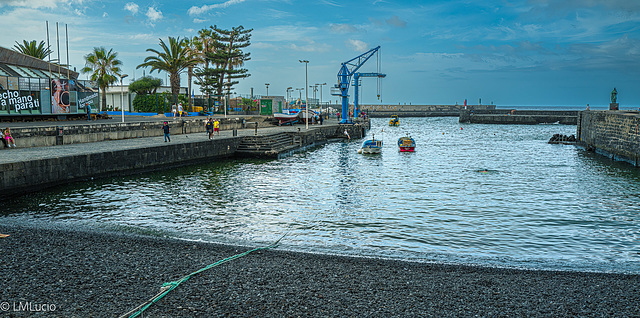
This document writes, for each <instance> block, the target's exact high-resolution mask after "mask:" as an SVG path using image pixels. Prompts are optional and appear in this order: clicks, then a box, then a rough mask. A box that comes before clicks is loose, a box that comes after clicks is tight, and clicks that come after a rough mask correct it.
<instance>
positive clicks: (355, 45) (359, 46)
mask: <svg viewBox="0 0 640 318" xmlns="http://www.w3.org/2000/svg"><path fill="white" fill-rule="evenodd" d="M346 44H347V47H349V48H351V49H353V50H354V51H358V52H360V51H366V50H367V49H368V48H369V44H368V43H365V42H363V41H360V40H354V39H349V40H347V41H346Z"/></svg>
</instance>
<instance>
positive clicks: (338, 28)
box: [329, 23, 358, 33]
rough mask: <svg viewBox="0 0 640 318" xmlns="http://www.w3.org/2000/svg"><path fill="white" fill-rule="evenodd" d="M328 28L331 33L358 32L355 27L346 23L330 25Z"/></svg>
mask: <svg viewBox="0 0 640 318" xmlns="http://www.w3.org/2000/svg"><path fill="white" fill-rule="evenodd" d="M329 28H330V29H331V32H333V33H353V32H357V31H358V29H357V28H356V27H354V26H353V25H351V24H347V23H332V24H330V25H329Z"/></svg>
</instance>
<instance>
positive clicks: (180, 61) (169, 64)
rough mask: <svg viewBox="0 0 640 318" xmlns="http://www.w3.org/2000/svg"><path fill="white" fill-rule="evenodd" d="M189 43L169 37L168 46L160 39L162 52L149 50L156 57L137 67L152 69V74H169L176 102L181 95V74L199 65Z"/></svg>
mask: <svg viewBox="0 0 640 318" xmlns="http://www.w3.org/2000/svg"><path fill="white" fill-rule="evenodd" d="M188 43H189V42H188V41H187V39H180V37H178V38H173V37H169V44H168V45H167V44H166V43H165V42H164V41H163V40H162V39H160V48H161V50H160V51H158V50H155V49H147V52H152V53H154V54H155V55H154V56H148V57H146V58H145V59H144V63H142V64H140V65H138V67H137V68H141V67H151V72H153V71H158V72H160V71H165V72H167V73H169V83H170V85H171V93H172V94H173V100H174V102H175V101H177V100H178V94H179V93H180V73H182V72H183V71H184V69H186V68H188V67H189V66H191V65H197V64H198V60H197V58H196V57H195V56H194V55H193V54H191V53H190V50H189V49H188V48H187V46H188Z"/></svg>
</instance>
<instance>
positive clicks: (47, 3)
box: [0, 0, 62, 9]
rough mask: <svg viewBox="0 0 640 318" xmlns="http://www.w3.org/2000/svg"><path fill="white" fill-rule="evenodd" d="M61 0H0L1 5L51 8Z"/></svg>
mask: <svg viewBox="0 0 640 318" xmlns="http://www.w3.org/2000/svg"><path fill="white" fill-rule="evenodd" d="M60 2H62V1H61V0H0V7H3V6H11V7H27V8H32V9H38V8H50V9H54V8H56V7H57V6H58V3H60Z"/></svg>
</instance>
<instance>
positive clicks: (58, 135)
mask: <svg viewBox="0 0 640 318" xmlns="http://www.w3.org/2000/svg"><path fill="white" fill-rule="evenodd" d="M63 135H64V130H63V129H62V126H56V145H62V144H64V140H63Z"/></svg>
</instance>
